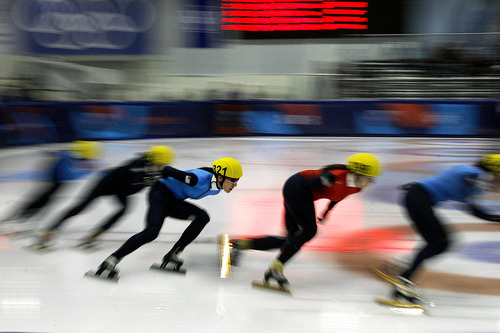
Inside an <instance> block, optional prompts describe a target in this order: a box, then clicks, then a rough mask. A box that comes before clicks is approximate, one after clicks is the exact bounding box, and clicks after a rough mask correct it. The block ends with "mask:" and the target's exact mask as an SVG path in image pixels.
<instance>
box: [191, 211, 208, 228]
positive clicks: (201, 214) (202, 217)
mask: <svg viewBox="0 0 500 333" xmlns="http://www.w3.org/2000/svg"><path fill="white" fill-rule="evenodd" d="M195 216H196V217H195V219H194V221H196V223H198V224H202V225H206V224H207V223H208V222H210V216H209V215H208V213H207V212H206V211H205V210H203V209H200V210H199V211H197V212H196V215H195ZM194 221H193V222H194Z"/></svg>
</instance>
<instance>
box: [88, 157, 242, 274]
mask: <svg viewBox="0 0 500 333" xmlns="http://www.w3.org/2000/svg"><path fill="white" fill-rule="evenodd" d="M242 175H243V171H242V168H241V164H240V163H239V162H238V161H237V160H235V159H233V158H230V157H224V158H221V159H218V160H216V161H214V162H213V163H212V168H208V167H206V168H199V169H191V170H186V171H181V170H177V169H174V168H172V167H166V168H164V169H163V171H162V178H160V179H159V180H158V181H156V182H155V183H154V185H153V186H152V187H151V190H150V191H149V195H148V202H149V208H148V211H147V214H146V227H145V228H144V230H143V231H141V232H139V233H137V234H135V235H134V236H132V237H130V238H129V239H128V240H127V241H126V242H125V243H124V244H123V245H122V246H121V247H120V248H119V249H118V250H116V251H115V252H114V253H113V254H111V255H110V256H109V257H108V258H106V260H105V261H104V262H103V263H102V264H101V265H100V266H99V268H98V269H97V271H96V273H95V275H102V274H103V273H105V272H107V274H108V275H107V276H104V277H114V276H116V270H115V267H116V265H117V264H118V262H120V260H122V259H123V257H125V256H127V255H129V254H130V253H132V252H134V251H135V250H137V249H138V248H140V247H141V246H143V245H144V244H146V243H149V242H152V241H153V240H155V239H156V238H157V237H158V235H159V233H160V230H161V228H162V226H163V223H164V220H165V218H167V217H168V216H170V217H173V218H177V219H181V220H188V219H192V222H191V223H190V224H189V226H188V227H187V228H186V229H185V230H184V232H183V233H182V235H181V237H180V239H179V240H178V241H177V242H176V243H175V244H174V246H173V247H172V249H171V250H170V251H169V252H168V253H167V254H166V255H165V256H164V257H163V260H162V264H161V268H166V266H167V265H168V264H169V263H172V264H173V265H174V270H179V268H180V266H181V265H182V263H183V262H182V260H181V259H180V258H179V257H178V256H179V254H180V253H181V252H182V251H183V250H184V248H185V247H186V246H187V245H189V244H190V243H191V242H192V241H194V240H195V239H196V237H198V235H199V234H200V233H201V231H202V230H203V229H204V227H205V225H206V224H207V223H208V222H209V221H210V217H209V216H208V214H207V212H206V211H205V210H203V209H201V208H199V207H197V206H195V205H193V204H191V203H189V202H186V201H185V200H186V199H195V200H198V199H202V198H204V197H206V196H208V195H217V194H219V193H220V191H221V190H223V191H224V192H226V193H230V192H231V191H232V190H233V189H234V188H235V187H236V186H237V184H238V180H239V178H240V177H241V176H242Z"/></svg>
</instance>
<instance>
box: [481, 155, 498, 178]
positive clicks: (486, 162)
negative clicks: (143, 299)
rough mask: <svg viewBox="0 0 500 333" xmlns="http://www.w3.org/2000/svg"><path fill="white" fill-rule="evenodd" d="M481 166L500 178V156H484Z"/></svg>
mask: <svg viewBox="0 0 500 333" xmlns="http://www.w3.org/2000/svg"><path fill="white" fill-rule="evenodd" d="M481 165H482V166H483V167H484V168H485V169H487V170H489V171H491V172H493V173H494V174H495V175H497V176H500V154H488V155H484V156H483V158H482V159H481Z"/></svg>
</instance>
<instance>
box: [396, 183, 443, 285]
mask: <svg viewBox="0 0 500 333" xmlns="http://www.w3.org/2000/svg"><path fill="white" fill-rule="evenodd" d="M405 206H406V208H407V212H408V215H409V217H410V218H411V220H412V221H413V224H414V226H415V228H416V229H417V231H418V232H419V234H420V235H421V236H422V237H423V238H424V240H425V241H426V243H427V244H426V245H425V246H424V247H423V248H422V249H421V250H420V251H419V252H418V253H417V255H416V257H415V259H414V260H413V262H412V263H411V265H410V267H409V268H408V269H407V270H406V271H404V272H403V273H402V274H401V277H403V278H405V279H408V280H410V279H411V277H412V276H413V275H414V273H415V272H416V271H417V270H418V268H419V267H420V266H421V264H422V263H423V262H424V261H425V260H426V259H428V258H431V257H433V256H436V255H438V254H440V253H443V252H444V251H445V250H446V249H447V248H448V247H449V244H450V241H449V237H448V232H447V231H446V229H445V228H444V226H443V224H442V223H441V222H440V221H439V219H438V218H437V217H436V215H435V214H434V211H433V208H432V203H431V199H430V197H429V195H428V193H427V192H426V191H425V189H423V188H422V187H421V186H420V185H414V187H412V188H411V189H410V190H409V191H408V193H407V194H406V197H405Z"/></svg>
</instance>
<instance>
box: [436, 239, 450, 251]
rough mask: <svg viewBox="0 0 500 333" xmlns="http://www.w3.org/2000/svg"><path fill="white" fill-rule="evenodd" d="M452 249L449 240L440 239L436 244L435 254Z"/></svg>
mask: <svg viewBox="0 0 500 333" xmlns="http://www.w3.org/2000/svg"><path fill="white" fill-rule="evenodd" d="M449 247H450V241H449V240H448V239H447V238H440V239H439V240H437V241H436V242H435V243H434V246H433V248H434V253H435V254H439V253H442V252H444V251H446V250H447V249H448V248H449Z"/></svg>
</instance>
